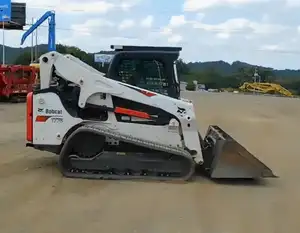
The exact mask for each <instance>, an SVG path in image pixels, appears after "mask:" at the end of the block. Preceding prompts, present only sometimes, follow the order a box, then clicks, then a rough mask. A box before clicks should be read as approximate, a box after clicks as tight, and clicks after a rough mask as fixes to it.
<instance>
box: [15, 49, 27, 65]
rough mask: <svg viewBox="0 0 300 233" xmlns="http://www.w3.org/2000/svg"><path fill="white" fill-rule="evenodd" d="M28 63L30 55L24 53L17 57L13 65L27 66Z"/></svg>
mask: <svg viewBox="0 0 300 233" xmlns="http://www.w3.org/2000/svg"><path fill="white" fill-rule="evenodd" d="M30 62H31V53H30V52H25V53H21V54H20V55H19V56H18V57H17V59H16V60H15V62H14V64H16V65H29V64H30Z"/></svg>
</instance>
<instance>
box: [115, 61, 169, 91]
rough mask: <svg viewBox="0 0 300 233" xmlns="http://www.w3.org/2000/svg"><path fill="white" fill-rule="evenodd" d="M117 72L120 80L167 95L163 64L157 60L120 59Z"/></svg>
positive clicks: (167, 85) (166, 81) (167, 84)
mask: <svg viewBox="0 0 300 233" xmlns="http://www.w3.org/2000/svg"><path fill="white" fill-rule="evenodd" d="M117 74H118V76H119V80H120V81H121V82H124V83H128V84H130V85H133V86H137V87H140V88H144V89H147V90H150V91H154V92H157V93H161V94H164V95H168V87H169V83H168V79H167V77H166V70H165V66H164V64H163V63H162V62H160V61H158V60H154V59H144V60H141V59H122V60H121V61H120V64H119V66H118V71H117Z"/></svg>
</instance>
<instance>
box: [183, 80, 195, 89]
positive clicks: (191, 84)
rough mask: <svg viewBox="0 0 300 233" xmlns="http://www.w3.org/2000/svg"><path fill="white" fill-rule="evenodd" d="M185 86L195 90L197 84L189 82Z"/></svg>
mask: <svg viewBox="0 0 300 233" xmlns="http://www.w3.org/2000/svg"><path fill="white" fill-rule="evenodd" d="M185 88H186V90H188V91H195V90H196V85H195V84H194V83H193V82H188V83H187V85H186V87H185Z"/></svg>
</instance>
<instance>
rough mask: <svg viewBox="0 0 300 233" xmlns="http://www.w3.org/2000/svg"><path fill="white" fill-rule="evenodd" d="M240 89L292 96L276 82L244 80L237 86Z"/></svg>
mask: <svg viewBox="0 0 300 233" xmlns="http://www.w3.org/2000/svg"><path fill="white" fill-rule="evenodd" d="M239 89H240V90H241V91H246V92H257V93H263V94H280V95H283V96H287V97H293V94H292V93H291V92H290V91H288V90H287V89H285V88H284V87H282V86H281V85H279V84H276V83H258V82H253V83H249V82H245V83H244V84H243V85H242V86H240V87H239Z"/></svg>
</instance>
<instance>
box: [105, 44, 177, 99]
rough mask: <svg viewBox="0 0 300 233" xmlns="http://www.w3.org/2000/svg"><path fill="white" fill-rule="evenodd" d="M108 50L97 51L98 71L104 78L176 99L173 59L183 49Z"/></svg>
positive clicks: (147, 47)
mask: <svg viewBox="0 0 300 233" xmlns="http://www.w3.org/2000/svg"><path fill="white" fill-rule="evenodd" d="M111 49H113V50H114V51H106V52H100V54H103V57H102V66H103V67H102V69H101V68H100V70H101V71H102V72H103V71H104V73H106V77H107V78H110V79H114V80H116V81H120V82H124V83H128V84H130V85H133V86H137V87H140V88H143V89H146V90H149V91H153V92H157V93H160V94H163V95H167V96H170V97H172V98H179V96H180V85H179V81H178V77H177V69H176V60H177V59H178V57H179V52H180V51H181V50H182V48H180V47H150V46H123V45H111ZM100 66H101V64H100Z"/></svg>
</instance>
